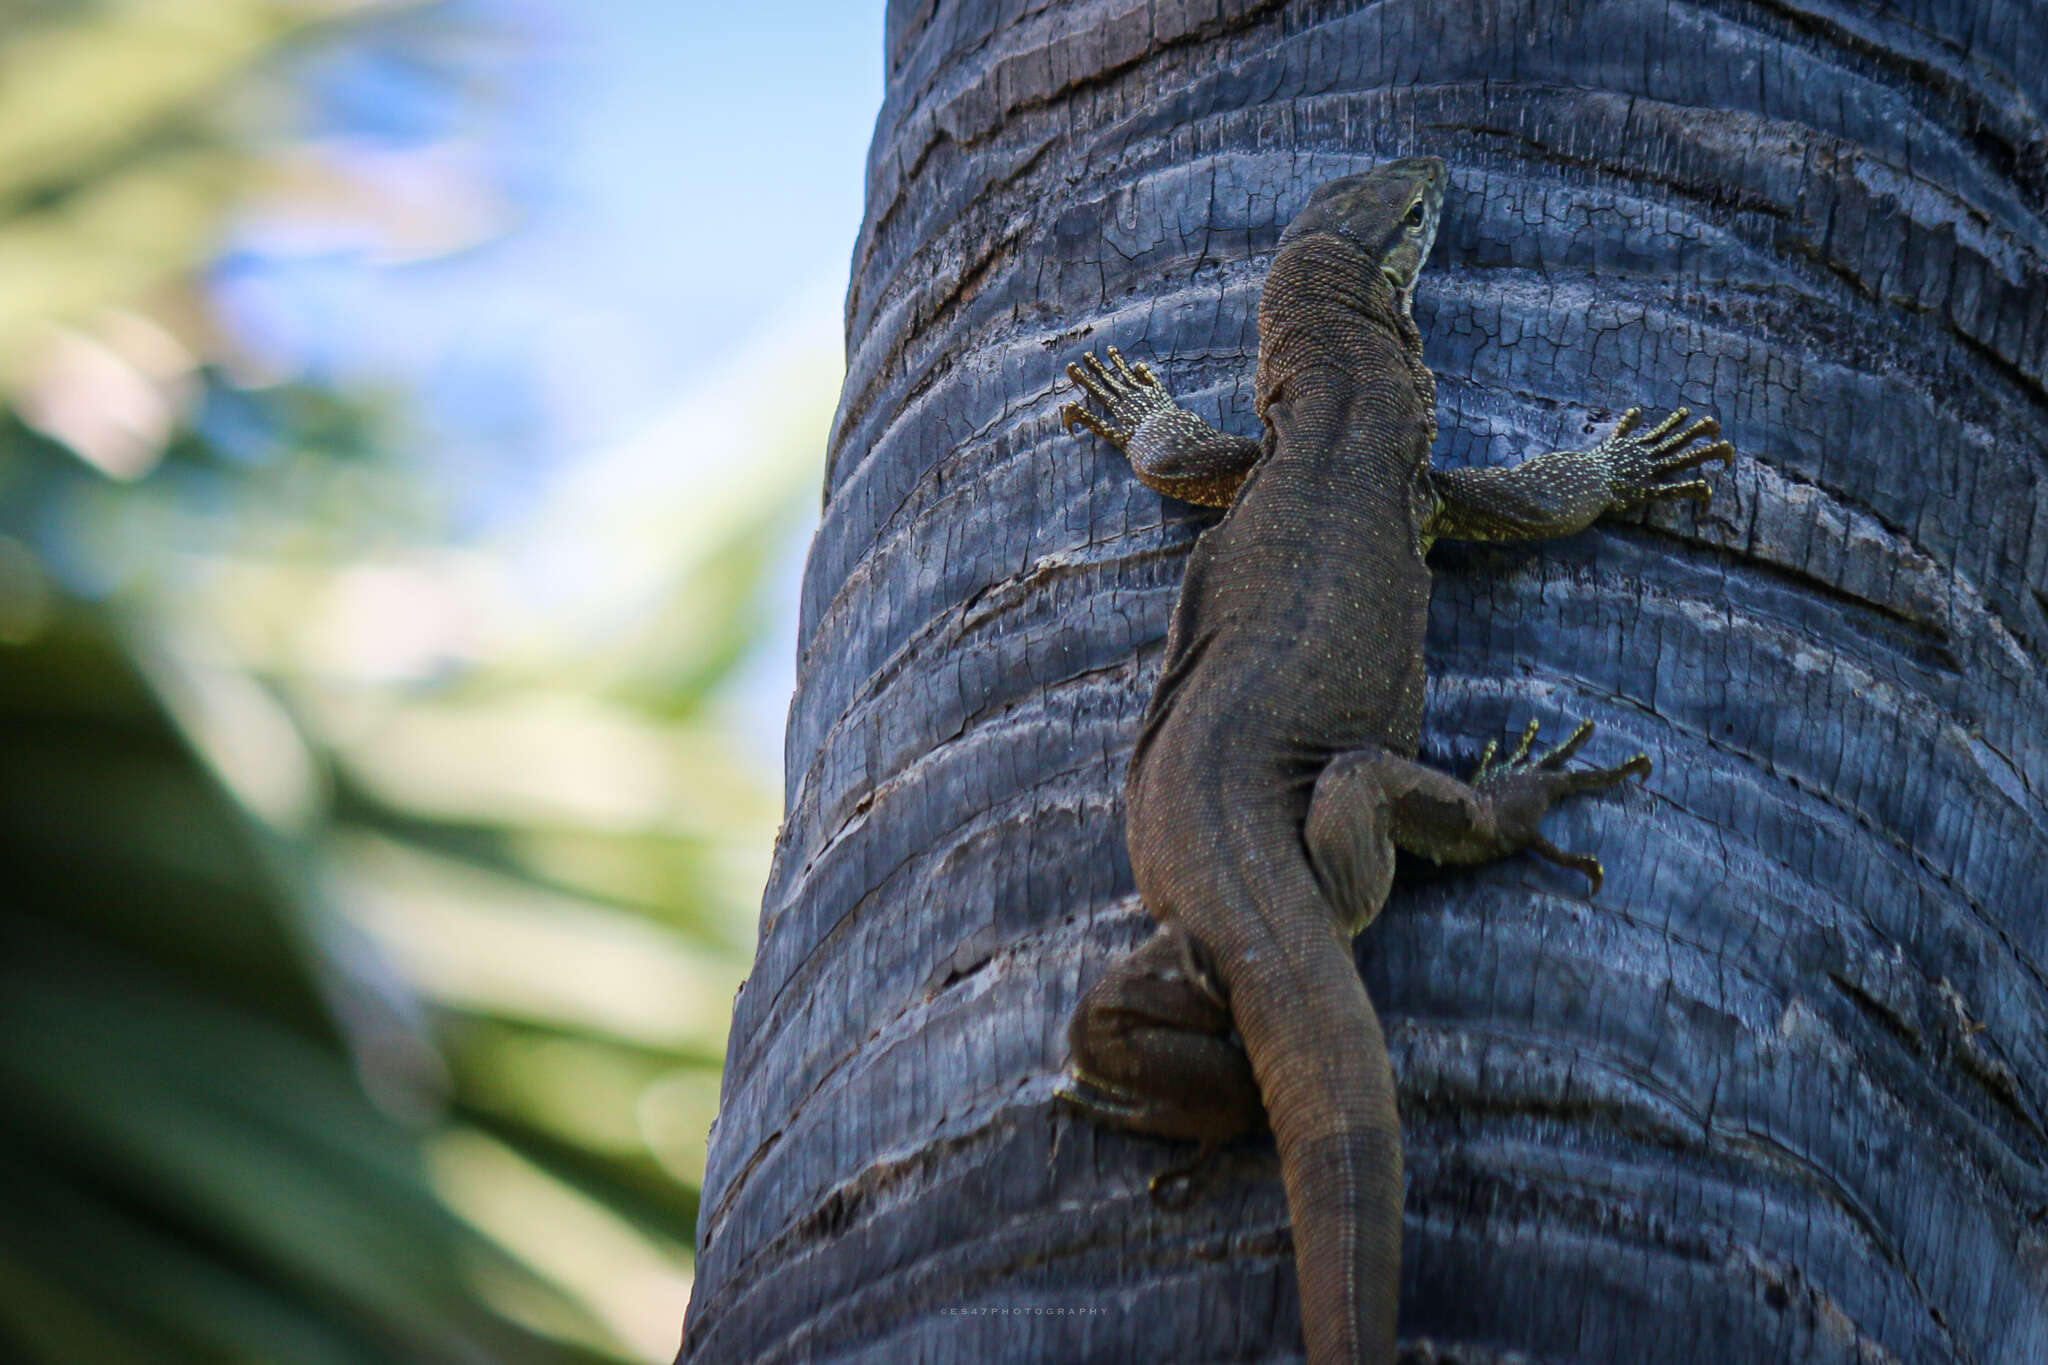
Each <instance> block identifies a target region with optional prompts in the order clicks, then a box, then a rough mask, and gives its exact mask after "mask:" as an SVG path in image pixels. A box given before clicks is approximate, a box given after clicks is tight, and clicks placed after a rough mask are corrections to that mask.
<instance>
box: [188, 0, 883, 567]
mask: <svg viewBox="0 0 2048 1365" xmlns="http://www.w3.org/2000/svg"><path fill="white" fill-rule="evenodd" d="M882 9H883V5H882V0H786V2H785V3H779V4H763V5H755V6H748V5H732V4H707V3H700V0H680V3H678V0H593V2H591V3H583V4H578V3H574V0H551V2H550V3H542V2H541V0H456V3H454V4H450V5H444V6H440V7H436V8H434V9H431V10H428V11H426V12H424V13H423V14H421V15H418V16H408V17H402V18H400V19H397V20H393V21H387V23H386V26H385V28H384V30H383V33H382V35H381V36H377V35H373V36H372V37H371V38H370V39H369V40H368V41H363V42H355V43H351V44H350V45H349V46H348V47H347V48H345V49H344V50H343V51H342V52H340V53H338V54H334V55H331V56H328V57H325V58H322V59H320V60H319V61H317V62H315V63H314V64H312V65H311V66H310V67H309V68H308V69H307V71H306V72H305V73H303V75H302V77H301V82H302V84H304V85H305V86H307V87H308V88H311V89H313V90H316V91H317V92H318V94H319V98H318V106H319V108H321V109H322V110H324V113H322V114H321V115H319V117H320V118H322V119H323V120H324V121H325V122H326V123H328V124H330V125H331V131H332V132H334V133H335V134H336V135H337V140H340V141H343V142H345V143H346V144H347V145H346V147H345V148H344V157H343V159H344V160H349V159H350V158H352V157H353V158H355V159H358V160H360V161H361V162H362V163H363V164H364V165H366V166H367V167H369V168H370V169H371V170H372V171H377V170H380V169H383V168H386V167H387V163H403V162H404V160H405V157H406V155H408V154H411V155H413V156H415V157H416V159H421V160H424V161H425V162H426V163H427V169H426V171H425V172H423V173H416V178H422V179H431V178H432V177H433V176H435V175H445V176H446V177H448V178H450V179H452V180H456V181H460V180H464V179H465V178H466V179H469V180H473V181H474V182H475V183H477V184H478V185H482V186H485V187H487V188H488V190H489V192H490V195H491V197H492V198H493V200H494V201H495V202H496V204H497V213H498V214H499V219H498V221H497V222H496V225H495V227H494V228H493V230H492V231H491V232H490V233H489V234H488V235H487V236H485V237H483V239H482V240H481V241H480V242H479V243H477V244H475V245H470V246H467V247H465V248H464V249H461V250H458V251H454V252H450V253H444V254H433V255H427V256H425V257H424V258H423V259H418V260H411V261H407V260H403V259H400V260H393V259H391V258H390V253H389V252H383V253H379V252H366V251H365V250H364V249H363V244H362V243H361V242H357V241H350V240H347V239H346V238H342V239H333V238H332V237H323V236H320V235H318V234H314V235H312V236H310V237H309V236H308V235H307V234H306V233H305V232H304V231H301V230H297V229H295V228H294V227H293V226H292V225H288V224H287V225H280V224H277V223H264V222H257V223H252V224H251V225H250V226H249V227H248V229H247V230H246V231H245V232H244V233H243V235H242V237H241V240H240V242H239V244H238V249H236V250H235V251H233V252H231V253H230V254H229V256H228V257H227V259H226V260H225V261H224V262H223V263H222V266H221V268H220V270H219V272H218V283H219V292H220V296H221V297H222V298H223V300H224V301H225V303H226V306H227V311H228V314H229V317H230V319H231V321H232V324H233V326H234V327H235V329H236V330H237V331H238V332H239V333H241V334H242V335H244V336H246V337H247V338H248V339H249V340H250V341H251V343H252V344H253V345H254V346H255V347H256V349H258V350H261V351H266V352H269V353H271V354H273V355H275V356H277V357H279V358H280V359H281V360H283V361H284V362H285V363H286V364H287V365H288V366H289V367H290V368H295V369H299V370H301V371H303V372H306V373H309V374H312V375H314V376H317V377H323V378H332V379H335V380H339V381H341V382H343V383H345V384H349V385H361V384H373V385H389V386H392V387H403V388H404V389H407V390H410V391H411V392H412V393H413V394H414V395H415V397H416V398H417V399H418V400H420V402H421V403H422V407H421V409H420V415H421V417H422V418H423V419H424V427H423V429H422V430H421V431H420V433H419V434H418V437H417V439H418V443H419V452H418V453H419V454H420V456H421V458H422V459H423V460H424V461H426V462H427V463H428V464H429V465H430V466H431V468H432V472H434V473H435V474H436V475H437V476H438V477H439V478H440V479H441V480H443V481H444V483H445V487H446V489H447V491H448V493H449V495H450V499H451V502H452V505H453V507H454V510H455V515H456V521H457V525H458V527H459V528H463V529H467V530H480V529H487V528H488V527H489V526H490V525H492V524H493V523H495V522H499V521H501V520H502V519H504V518H505V517H507V516H510V515H514V514H516V513H518V512H519V511H521V510H524V508H525V507H526V506H527V504H529V503H530V501H531V500H532V499H533V498H535V497H537V496H540V495H541V493H542V491H543V490H544V488H545V487H546V483H547V476H548V475H549V474H551V473H552V472H553V471H555V470H557V469H559V467H560V466H561V465H562V464H563V463H564V462H567V461H573V460H574V459H576V458H577V456H578V455H579V453H581V452H585V451H588V450H591V449H594V448H597V447H600V446H604V445H609V444H614V443H616V442H618V441H621V440H625V439H629V438H630V437H631V436H632V435H633V434H634V432H635V431H636V430H637V429H638V428H640V427H641V426H642V425H644V424H645V423H647V422H649V421H651V420H653V419H654V418H655V417H656V416H657V415H658V414H659V413H660V412H661V411H662V410H663V408H664V406H665V404H666V403H667V402H668V401H669V400H671V399H672V398H673V397H674V395H676V394H677V393H678V392H680V391H683V390H685V389H687V388H688V387H689V386H690V385H691V383H692V382H693V380H696V379H699V378H700V377H701V376H703V375H704V374H706V373H707V372H711V371H714V370H715V369H716V367H717V365H718V363H719V361H720V359H721V358H722V357H723V356H726V355H728V354H730V353H731V352H733V351H734V350H737V349H743V348H744V347H745V345H746V343H747V342H748V341H749V340H751V339H752V338H754V337H755V336H757V335H758V334H759V333H760V332H761V331H763V330H764V329H767V328H771V327H773V326H776V325H778V323H780V322H785V321H786V318H787V314H788V312H789V311H790V310H791V309H793V308H812V309H815V308H816V307H817V306H818V304H817V302H816V300H818V299H819V298H821V297H826V298H831V299H837V298H838V297H840V296H842V295H843V292H844V287H845V277H846V272H847V267H848V263H849V260H850V257H851V252H852V247H853V241H854V237H855V234H856V233H857V231H858V229H859V223H860V216H861V202H862V201H861V195H862V182H863V177H864V166H865V158H866V152H867V143H868V139H869V137H870V134H871V132H872V129H873V124H874V116H875V112H876V110H877V108H878V107H879V105H880V101H881V93H882V81H881V73H882V50H881V46H882V38H881V19H882ZM423 32H425V33H426V35H427V36H426V37H425V39H424V40H423V37H422V34H423ZM315 131H316V132H318V131H321V129H320V128H318V127H316V129H315ZM344 135H345V136H344ZM387 154H391V155H387ZM401 178H402V173H401ZM835 306H836V305H835Z"/></svg>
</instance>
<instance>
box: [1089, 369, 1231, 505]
mask: <svg viewBox="0 0 2048 1365" xmlns="http://www.w3.org/2000/svg"><path fill="white" fill-rule="evenodd" d="M1081 358H1082V359H1083V360H1085V361H1086V362H1087V365H1088V367H1087V369H1085V370H1084V369H1083V368H1082V367H1081V366H1079V365H1069V366H1067V377H1068V378H1070V379H1072V380H1073V381H1074V382H1075V383H1076V384H1078V385H1080V386H1081V389H1082V391H1083V392H1085V393H1086V394H1087V395H1088V396H1089V397H1090V398H1092V399H1094V400H1095V402H1096V403H1097V404H1098V405H1100V406H1101V408H1102V410H1103V411H1104V412H1105V413H1107V414H1108V418H1107V420H1104V419H1103V418H1101V417H1098V416H1096V415H1095V414H1094V413H1093V412H1090V411H1089V410H1088V409H1087V408H1086V407H1085V406H1083V405H1082V404H1080V403H1069V404H1067V405H1066V406H1065V407H1063V408H1061V409H1060V419H1061V420H1062V421H1063V422H1065V423H1066V425H1067V430H1069V431H1072V430H1073V429H1074V428H1075V427H1077V426H1081V427H1086V428H1088V430H1090V431H1092V432H1094V433H1095V434H1096V435H1097V436H1100V437H1101V438H1102V439H1103V440H1105V441H1107V442H1109V443H1110V444H1111V445H1113V446H1115V447H1116V448H1117V449H1118V450H1121V451H1122V452H1123V453H1124V454H1125V455H1126V456H1128V457H1129V458H1130V461H1131V469H1132V470H1133V471H1134V472H1135V473H1136V474H1137V476H1138V480H1139V482H1141V483H1143V484H1144V485H1145V486H1146V487H1147V488H1151V489H1154V490H1156V491H1158V492H1161V493H1164V494H1166V495H1167V496H1168V497H1170V498H1179V499H1181V500H1182V501H1183V502H1193V503H1200V504H1201V505H1202V506H1204V507H1228V506H1230V500H1231V499H1232V498H1234V497H1236V496H1237V490H1238V489H1239V488H1240V487H1241V486H1242V485H1243V483H1244V480H1245V476H1246V475H1247V474H1249V473H1251V468H1252V466H1253V465H1254V464H1256V463H1257V462H1258V459H1259V456H1260V455H1261V454H1262V453H1264V451H1265V445H1264V443H1263V442H1260V441H1255V440H1253V439H1252V438H1251V437H1249V436H1232V435H1229V434H1228V433H1226V432H1221V431H1218V430H1217V429H1216V428H1215V427H1212V426H1210V425H1209V424H1208V423H1207V422H1204V421H1203V420H1202V419H1201V418H1199V417H1197V416H1195V414H1193V413H1192V412H1189V411H1188V410H1187V409H1186V408H1184V407H1181V406H1180V405H1179V404H1178V403H1175V402H1174V401H1173V395H1172V394H1170V393H1168V392H1167V391H1166V386H1165V385H1164V384H1162V383H1160V382H1159V379H1158V377H1157V376H1155V375H1154V374H1153V373H1152V368H1151V366H1149V365H1146V364H1144V363H1143V362H1142V361H1141V362H1139V363H1138V364H1136V365H1127V364H1125V363H1124V358H1123V355H1122V354H1121V353H1120V352H1119V351H1118V350H1117V348H1116V347H1114V346H1111V347H1110V348H1109V362H1110V363H1109V364H1108V365H1104V364H1103V363H1102V362H1101V361H1099V360H1097V359H1096V358H1095V353H1094V352H1093V351H1090V352H1087V353H1086V354H1084V355H1083V356H1082V357H1081Z"/></svg>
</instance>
